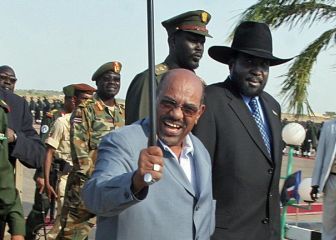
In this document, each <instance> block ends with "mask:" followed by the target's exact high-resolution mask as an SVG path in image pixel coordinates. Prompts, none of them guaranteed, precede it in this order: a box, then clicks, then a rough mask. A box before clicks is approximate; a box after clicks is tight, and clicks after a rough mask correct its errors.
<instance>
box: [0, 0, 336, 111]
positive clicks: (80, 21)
mask: <svg viewBox="0 0 336 240" xmlns="http://www.w3.org/2000/svg"><path fill="white" fill-rule="evenodd" d="M254 3H256V0H234V1H224V0H183V1H182V0H169V1H168V0H155V1H154V9H155V55H156V63H160V62H161V61H163V60H164V58H165V57H166V56H167V53H168V45H167V34H166V31H165V29H164V28H163V27H162V26H161V21H163V20H166V19H168V18H170V17H172V16H175V15H177V14H180V13H182V12H185V11H189V10H197V9H204V10H207V11H208V12H209V13H210V14H211V15H212V19H211V21H210V23H209V24H208V29H209V32H210V34H211V35H212V36H213V37H214V38H212V39H207V42H206V44H205V48H206V51H205V53H204V57H203V59H202V61H201V64H200V67H199V68H198V69H197V70H196V72H197V74H198V75H200V76H201V77H202V78H203V79H204V80H205V81H206V82H207V83H208V84H211V83H214V82H219V81H223V80H225V78H226V76H227V74H228V68H227V66H226V65H223V64H220V63H218V62H216V61H214V60H212V59H211V58H210V57H209V56H208V54H207V49H208V48H209V47H210V46H213V45H226V46H229V45H230V43H229V42H226V39H227V36H228V34H229V32H230V31H231V30H232V28H233V26H234V24H235V23H236V21H237V20H238V17H239V14H241V13H242V12H243V11H244V10H245V9H246V8H247V7H249V6H250V5H251V4H254ZM0 9H1V10H2V14H1V16H0V19H1V26H2V34H0V54H1V55H0V65H4V64H6V65H10V66H12V67H13V68H14V69H15V72H16V75H17V78H18V82H17V89H44V90H61V89H62V87H63V86H64V85H67V84H71V83H79V82H84V83H87V84H91V85H93V86H95V83H94V82H92V81H91V80H90V79H91V76H92V74H93V72H94V71H95V70H96V69H97V68H98V67H99V66H100V65H101V64H103V63H105V62H108V61H111V60H118V61H120V62H122V64H123V69H122V87H121V91H120V93H119V95H118V97H119V98H125V96H126V91H127V88H128V85H129V83H130V82H131V80H132V79H133V77H134V76H135V75H136V74H137V73H139V72H141V71H143V70H144V69H146V68H147V65H148V60H147V16H146V0H57V1H52V0H29V1H25V0H2V1H1V2H0ZM331 26H332V25H331V24H330V23H323V24H319V25H317V26H316V27H315V26H314V27H313V28H311V29H307V28H304V29H301V30H297V29H292V30H290V29H289V28H285V27H284V28H281V29H279V30H276V31H273V45H274V46H273V48H274V50H273V51H274V55H275V56H278V57H283V58H288V57H291V56H295V55H298V54H299V53H300V51H301V50H302V49H303V48H304V47H305V46H307V44H308V43H309V42H311V41H312V40H313V39H314V38H316V37H317V36H319V35H320V34H321V33H322V32H323V31H324V30H326V29H328V28H330V27H331ZM288 66H289V64H284V65H282V66H277V67H272V68H271V70H270V77H269V81H268V84H267V87H266V91H268V92H269V93H271V94H272V95H274V96H275V97H276V98H277V99H278V100H279V101H281V98H280V97H279V96H278V93H279V90H280V88H281V86H280V83H281V82H282V80H283V78H279V77H278V76H280V75H282V74H284V73H286V70H287V69H288ZM334 66H335V60H334V50H333V49H330V50H329V51H325V52H324V53H323V54H321V56H320V57H319V58H318V62H317V64H316V65H315V67H314V69H313V72H312V84H311V86H310V87H309V99H310V101H311V104H312V107H313V109H314V110H315V111H316V112H321V113H323V112H325V111H336V109H335V108H336V107H335V104H334V102H335V101H334V100H331V99H333V97H334V92H335V91H334V89H335V85H336V84H335V80H334V78H335V69H333V67H334Z"/></svg>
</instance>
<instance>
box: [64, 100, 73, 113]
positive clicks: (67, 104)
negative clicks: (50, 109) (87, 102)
mask: <svg viewBox="0 0 336 240" xmlns="http://www.w3.org/2000/svg"><path fill="white" fill-rule="evenodd" d="M74 108H75V97H68V96H65V97H64V111H65V112H66V113H71V112H72V111H73V110H74Z"/></svg>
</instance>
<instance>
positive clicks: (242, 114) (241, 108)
mask: <svg viewBox="0 0 336 240" xmlns="http://www.w3.org/2000/svg"><path fill="white" fill-rule="evenodd" d="M230 81H231V80H230V79H227V80H226V81H225V83H224V84H225V85H226V88H224V89H225V92H226V95H227V97H228V98H230V99H231V102H230V103H229V105H230V107H231V109H232V111H233V112H234V113H235V114H236V115H237V117H238V118H239V120H240V121H241V123H242V124H243V125H244V127H245V129H246V130H247V132H248V133H249V135H250V137H251V138H252V139H253V141H254V142H255V144H256V145H257V146H258V147H259V149H260V150H261V151H262V152H263V153H264V155H265V156H266V158H267V160H268V161H269V162H270V163H272V159H271V157H270V156H269V154H268V151H267V148H266V146H265V143H264V141H263V139H262V137H261V134H260V131H259V128H258V126H257V124H256V122H255V120H254V118H253V117H252V115H251V112H250V110H249V109H248V107H247V106H246V104H245V103H244V101H243V99H242V97H241V96H240V95H239V93H237V92H236V91H235V89H234V87H233V86H232V84H231V83H230Z"/></svg>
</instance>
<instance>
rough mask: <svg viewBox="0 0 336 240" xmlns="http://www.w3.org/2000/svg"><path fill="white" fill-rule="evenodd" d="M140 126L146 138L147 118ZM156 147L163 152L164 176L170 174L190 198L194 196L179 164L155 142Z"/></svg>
mask: <svg viewBox="0 0 336 240" xmlns="http://www.w3.org/2000/svg"><path fill="white" fill-rule="evenodd" d="M141 125H142V127H143V130H144V133H145V135H146V136H147V137H148V135H149V119H148V118H145V119H142V120H141ZM157 145H158V146H160V147H161V149H162V152H163V157H164V167H165V168H164V169H165V170H166V171H167V173H166V174H170V175H171V176H172V178H173V179H174V180H175V181H176V182H177V183H178V184H181V185H182V186H183V187H184V188H185V189H186V190H187V191H188V192H189V193H190V194H191V195H192V196H195V190H194V189H193V187H192V185H191V183H190V182H189V180H188V178H187V176H186V175H185V173H184V171H183V169H182V168H181V166H180V164H179V163H178V162H177V160H176V159H174V158H173V156H172V155H171V153H170V152H167V151H165V150H164V149H163V147H162V145H161V143H160V142H159V141H157ZM164 174H165V173H164Z"/></svg>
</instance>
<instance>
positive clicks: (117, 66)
mask: <svg viewBox="0 0 336 240" xmlns="http://www.w3.org/2000/svg"><path fill="white" fill-rule="evenodd" d="M112 67H113V72H115V73H120V70H121V66H120V64H119V63H118V62H113V66H112Z"/></svg>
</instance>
